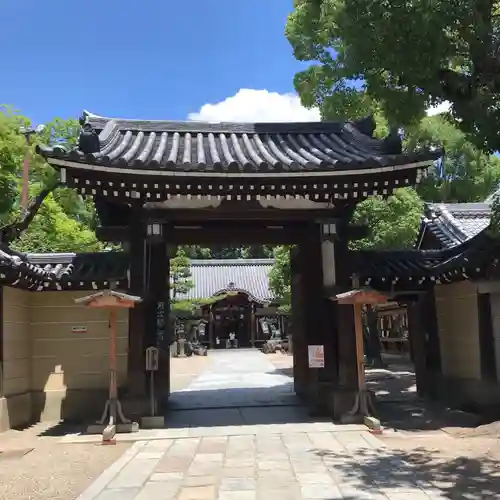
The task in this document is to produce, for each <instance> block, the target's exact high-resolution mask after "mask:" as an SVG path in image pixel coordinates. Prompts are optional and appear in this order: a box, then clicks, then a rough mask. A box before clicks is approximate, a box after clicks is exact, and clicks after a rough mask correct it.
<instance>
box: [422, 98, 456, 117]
mask: <svg viewBox="0 0 500 500" xmlns="http://www.w3.org/2000/svg"><path fill="white" fill-rule="evenodd" d="M450 108H451V103H450V102H449V101H443V102H442V103H441V104H438V105H437V106H432V107H431V108H429V109H427V116H435V115H440V114H441V113H447V112H448V111H449V110H450Z"/></svg>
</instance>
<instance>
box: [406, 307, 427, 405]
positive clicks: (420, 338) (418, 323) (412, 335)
mask: <svg viewBox="0 0 500 500" xmlns="http://www.w3.org/2000/svg"><path fill="white" fill-rule="evenodd" d="M422 306H423V304H422V301H421V299H417V300H414V301H411V302H408V305H407V306H406V307H407V317H408V334H409V340H410V349H411V354H412V359H413V364H414V368H415V379H416V383H417V392H418V394H419V396H425V395H426V393H427V389H428V387H427V382H428V380H427V359H426V341H425V319H424V318H423V317H422V313H423V312H424V308H423V307H422Z"/></svg>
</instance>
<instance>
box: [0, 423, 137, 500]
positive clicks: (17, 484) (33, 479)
mask: <svg viewBox="0 0 500 500" xmlns="http://www.w3.org/2000/svg"><path fill="white" fill-rule="evenodd" d="M50 427H51V426H50V425H49V424H37V425H35V426H33V427H30V428H29V429H26V430H24V431H7V432H5V433H3V434H0V450H1V451H2V453H0V499H1V500H49V499H50V500H74V499H75V498H76V497H77V496H78V495H79V494H80V493H81V492H82V491H83V490H84V489H85V488H87V486H89V484H90V483H91V482H92V481H94V480H95V479H96V478H97V477H98V476H99V475H100V474H101V473H102V472H103V471H104V470H105V469H106V468H107V467H109V466H110V465H111V464H112V463H113V462H114V461H115V460H117V459H118V458H119V457H120V456H121V455H122V453H123V452H124V451H125V450H127V448H129V446H130V444H128V443H118V444H117V445H116V446H101V445H95V444H94V445H88V444H69V445H68V444H60V443H59V442H58V441H59V440H60V436H43V437H40V436H39V434H42V433H44V432H47V431H48V430H49V429H50ZM29 450H32V451H29ZM25 452H26V454H25V455H24V456H23V455H22V454H23V453H25Z"/></svg>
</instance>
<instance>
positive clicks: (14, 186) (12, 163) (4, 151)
mask: <svg viewBox="0 0 500 500" xmlns="http://www.w3.org/2000/svg"><path fill="white" fill-rule="evenodd" d="M27 124H28V120H27V119H26V118H24V117H22V116H19V115H18V114H16V113H15V112H14V111H13V110H12V109H11V108H8V107H6V106H0V217H1V220H2V221H4V222H6V221H8V220H9V217H10V212H11V210H12V209H13V208H14V204H15V202H16V198H17V197H18V182H19V178H20V173H21V169H22V165H23V161H24V157H25V156H26V153H27V151H28V146H27V144H26V140H25V138H24V137H23V136H22V135H21V134H20V133H19V131H20V127H22V126H26V125H27Z"/></svg>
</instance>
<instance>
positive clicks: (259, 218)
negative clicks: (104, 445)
mask: <svg viewBox="0 0 500 500" xmlns="http://www.w3.org/2000/svg"><path fill="white" fill-rule="evenodd" d="M81 124H82V133H81V136H80V140H79V145H78V147H77V148H76V149H74V150H71V151H68V150H66V149H65V148H64V147H62V146H54V147H43V148H39V150H38V151H39V153H40V154H42V155H43V156H44V157H45V158H46V159H47V161H48V162H49V163H50V164H51V165H52V166H54V167H55V168H57V169H58V170H59V171H60V177H61V182H62V184H64V185H66V186H69V187H71V188H73V189H75V190H76V191H77V192H79V193H80V194H82V195H90V196H92V197H93V198H94V200H95V203H96V208H97V211H98V215H99V219H100V227H99V229H98V235H99V237H100V238H101V239H102V240H104V241H112V242H120V243H122V244H123V245H124V247H125V248H126V250H127V252H128V256H129V270H128V287H127V288H128V290H129V291H130V293H132V294H135V295H138V296H141V297H143V298H144V303H143V304H141V305H139V306H138V307H136V308H134V309H133V310H131V311H130V319H129V328H130V331H129V361H128V363H129V365H128V389H129V391H130V392H131V393H136V394H138V395H141V394H144V390H145V387H146V380H145V374H144V353H145V350H146V349H147V348H148V347H149V346H158V347H160V349H161V351H162V353H163V356H162V358H161V360H160V370H161V371H163V373H164V375H165V376H164V377H157V380H158V383H159V387H158V390H160V391H161V392H162V393H163V394H164V396H165V397H164V401H166V400H167V397H168V394H169V382H168V381H169V356H168V351H169V344H170V340H171V332H170V331H169V330H168V325H169V324H170V322H169V321H168V317H169V300H170V293H169V258H170V257H171V256H172V254H173V252H174V250H175V247H176V246H177V245H187V244H276V245H281V244H287V245H294V249H293V256H292V274H293V276H292V295H293V297H292V302H293V318H292V325H293V339H294V340H293V342H294V373H295V389H296V392H297V394H298V395H300V396H302V397H304V398H306V399H307V400H308V401H309V403H310V405H311V407H312V408H314V409H316V410H318V411H321V412H324V411H328V412H330V413H332V412H333V413H334V414H335V415H339V414H340V412H343V411H345V410H346V409H347V408H348V407H350V405H351V404H352V399H353V393H354V391H355V389H356V383H357V372H356V370H357V368H356V362H355V343H354V335H353V311H352V309H353V308H352V306H349V305H337V304H336V303H335V302H333V301H332V300H330V298H331V297H333V296H335V295H336V294H338V293H340V292H343V291H345V290H348V289H349V288H350V287H351V280H352V275H353V271H354V268H353V265H352V264H351V262H350V259H351V257H350V254H349V252H348V244H349V241H351V240H353V239H355V238H357V237H360V236H363V235H364V234H365V229H366V228H359V227H353V226H352V225H351V224H350V221H351V217H352V214H353V212H354V210H355V208H356V204H357V203H358V202H360V201H362V200H363V199H365V198H367V197H368V196H370V195H382V196H389V195H390V194H391V193H392V192H393V190H394V189H396V188H399V187H404V186H413V185H415V183H416V182H417V181H418V179H419V177H420V175H421V173H422V172H423V171H424V170H426V168H427V167H428V166H429V165H430V164H431V163H432V162H433V160H434V159H436V158H437V157H438V156H439V155H440V152H436V151H435V152H429V151H425V152H421V153H413V154H404V153H402V147H401V139H400V138H399V136H398V135H397V133H391V134H390V135H389V136H388V137H387V138H386V139H384V140H379V139H376V138H374V137H373V132H374V129H375V123H374V121H373V119H372V118H366V119H363V120H360V121H358V122H346V123H338V122H321V123H320V122H318V123H275V124H273V123H265V124H261V123H252V124H241V123H240V124H230V123H201V122H171V121H145V120H127V119H115V118H104V117H100V116H96V115H93V114H91V113H87V112H85V113H84V115H83V117H82V119H81ZM308 345H322V346H324V353H325V366H324V368H323V369H316V368H309V365H308V353H307V347H308ZM323 402H326V404H325V403H323Z"/></svg>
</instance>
